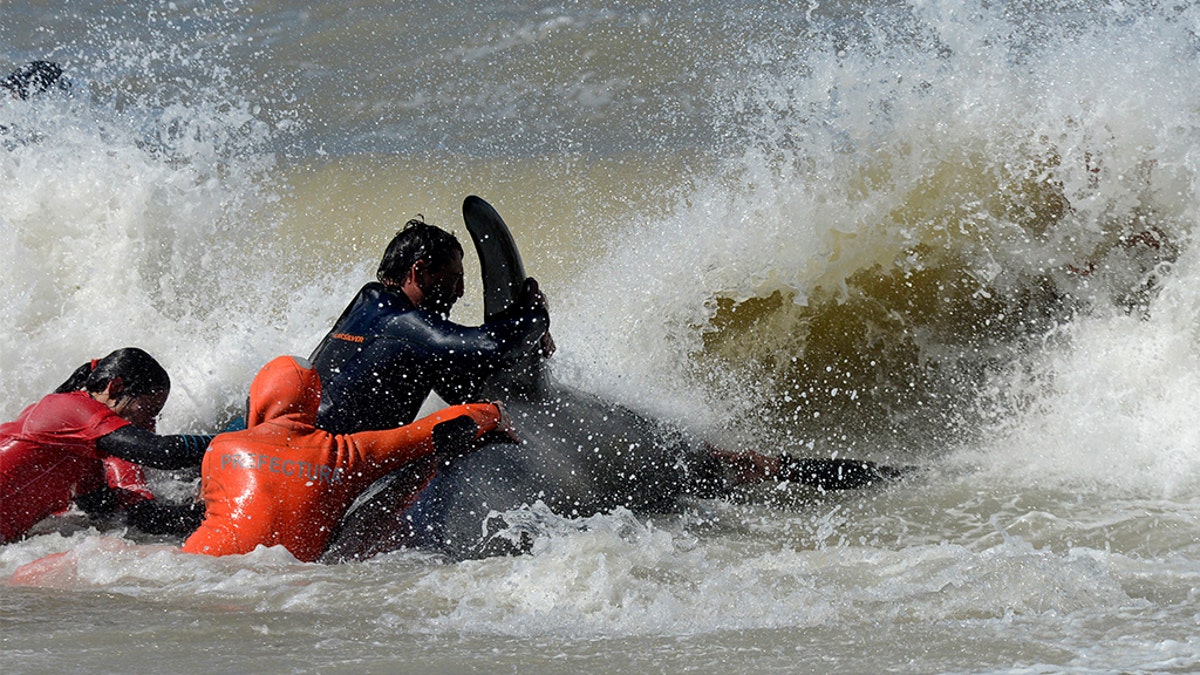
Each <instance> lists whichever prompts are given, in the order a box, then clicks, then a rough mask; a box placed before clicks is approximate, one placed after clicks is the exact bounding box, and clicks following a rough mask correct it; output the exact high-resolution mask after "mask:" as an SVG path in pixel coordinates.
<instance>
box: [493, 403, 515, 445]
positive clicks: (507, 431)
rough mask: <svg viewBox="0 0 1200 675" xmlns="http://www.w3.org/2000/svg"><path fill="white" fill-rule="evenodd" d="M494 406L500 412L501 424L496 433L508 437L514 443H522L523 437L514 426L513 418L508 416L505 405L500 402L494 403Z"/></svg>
mask: <svg viewBox="0 0 1200 675" xmlns="http://www.w3.org/2000/svg"><path fill="white" fill-rule="evenodd" d="M492 405H494V406H496V410H499V411H500V424H499V425H498V426H497V427H496V431H497V432H499V433H502V434H504V435H505V436H508V437H509V438H511V439H512V441H513V442H514V443H520V442H521V437H520V436H518V435H517V428H516V427H514V426H513V421H512V417H510V416H509V415H508V410H507V409H506V408H505V407H504V404H503V403H501V402H500V401H492Z"/></svg>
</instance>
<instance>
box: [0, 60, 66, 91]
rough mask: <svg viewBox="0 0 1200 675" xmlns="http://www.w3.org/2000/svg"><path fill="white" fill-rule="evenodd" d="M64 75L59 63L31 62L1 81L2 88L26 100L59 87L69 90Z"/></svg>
mask: <svg viewBox="0 0 1200 675" xmlns="http://www.w3.org/2000/svg"><path fill="white" fill-rule="evenodd" d="M62 74H63V69H62V68H61V67H60V66H59V65H58V64H57V63H52V62H50V61H30V62H29V63H27V64H25V65H23V66H21V67H20V68H17V69H16V70H14V71H13V72H12V73H9V75H8V77H6V78H4V79H3V80H0V87H4V88H5V89H7V90H9V91H10V92H12V93H14V94H16V95H17V96H19V97H20V98H21V100H25V99H28V98H29V97H30V96H36V95H37V94H40V93H42V92H43V91H46V90H47V89H49V88H50V87H54V86H57V87H58V88H59V89H64V90H65V89H67V81H66V80H65V79H64V78H63V76H62Z"/></svg>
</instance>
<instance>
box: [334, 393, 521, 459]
mask: <svg viewBox="0 0 1200 675" xmlns="http://www.w3.org/2000/svg"><path fill="white" fill-rule="evenodd" d="M463 416H466V417H470V418H471V419H472V420H473V421H474V422H475V425H476V426H477V427H478V430H477V431H476V433H475V438H479V437H480V436H482V435H484V434H486V433H487V432H489V431H495V430H496V428H497V427H499V426H500V410H499V409H498V408H496V406H494V405H492V404H491V403H467V404H464V405H456V406H450V407H449V408H443V409H442V410H439V411H437V412H435V413H433V414H432V415H429V416H427V417H422V418H421V419H419V420H416V421H415V422H413V423H412V424H406V425H404V426H402V427H399V428H396V429H387V430H385V431H360V432H359V433H356V434H349V435H347V436H343V437H341V438H345V439H347V440H349V441H350V444H349V445H350V447H351V448H352V451H353V452H354V454H355V455H356V456H355V457H354V458H353V459H352V462H353V463H354V464H358V463H359V462H366V463H367V464H368V465H377V466H386V467H387V470H388V471H391V470H392V469H394V468H396V467H399V466H402V465H404V464H407V463H409V462H411V461H413V460H417V459H420V458H422V457H425V456H426V455H429V454H432V453H433V451H434V447H433V428H434V427H436V426H437V425H439V424H441V423H442V422H447V421H449V420H452V419H455V418H458V417H463Z"/></svg>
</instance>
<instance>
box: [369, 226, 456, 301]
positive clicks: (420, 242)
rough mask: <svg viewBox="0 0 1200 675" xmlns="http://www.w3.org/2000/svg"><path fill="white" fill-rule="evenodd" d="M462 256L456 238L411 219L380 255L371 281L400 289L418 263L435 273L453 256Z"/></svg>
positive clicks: (440, 229)
mask: <svg viewBox="0 0 1200 675" xmlns="http://www.w3.org/2000/svg"><path fill="white" fill-rule="evenodd" d="M454 253H457V254H458V255H460V256H461V255H462V254H463V247H462V244H460V243H458V238H457V237H455V236H454V235H453V234H450V233H449V232H447V231H445V230H443V229H442V228H440V227H436V226H434V225H430V224H429V223H426V222H425V221H424V220H422V219H421V218H413V219H412V220H410V221H408V222H407V223H405V224H404V229H402V230H400V231H399V232H397V233H396V236H395V237H393V238H392V242H391V243H390V244H388V247H387V250H386V251H384V253H383V260H381V261H380V262H379V271H378V272H376V273H375V278H377V279H379V281H380V283H384V284H395V285H400V284H401V283H403V282H404V276H405V275H406V274H408V271H409V270H410V269H412V266H413V265H415V264H416V262H417V261H418V260H424V261H425V262H426V263H427V264H428V265H429V266H430V267H431V268H433V269H438V268H440V267H442V266H443V265H446V264H447V263H449V262H450V259H451V258H452V257H453V254H454Z"/></svg>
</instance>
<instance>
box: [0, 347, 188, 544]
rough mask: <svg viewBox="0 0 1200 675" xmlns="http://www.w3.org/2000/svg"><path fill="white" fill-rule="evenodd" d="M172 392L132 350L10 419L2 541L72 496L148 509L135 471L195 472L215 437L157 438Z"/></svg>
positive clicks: (0, 437)
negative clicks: (190, 469)
mask: <svg viewBox="0 0 1200 675" xmlns="http://www.w3.org/2000/svg"><path fill="white" fill-rule="evenodd" d="M170 391H171V380H170V378H169V377H168V376H167V372H166V371H165V370H163V368H162V366H161V365H159V364H158V362H157V361H155V360H154V358H153V357H151V356H150V355H149V354H147V353H146V352H145V351H143V350H141V349H138V348H136V347H128V348H125V349H118V350H116V351H114V352H113V353H111V354H109V355H108V356H105V357H104V358H103V359H99V360H97V361H92V362H90V363H86V364H84V365H82V366H80V367H79V368H78V369H76V370H75V372H74V373H72V375H71V377H70V378H69V379H68V380H67V381H66V382H64V383H63V384H62V385H60V386H59V387H58V389H57V390H55V392H54V393H52V394H50V395H48V396H46V397H44V398H42V399H41V400H40V401H38V402H37V403H34V404H33V405H31V406H29V407H27V408H26V409H25V410H24V411H23V412H21V414H20V416H19V417H18V418H17V419H16V421H13V422H8V423H5V424H0V542H2V543H7V542H10V541H13V540H15V539H18V538H20V537H22V536H23V535H25V533H26V532H28V531H29V529H30V528H31V527H33V526H34V525H35V524H36V523H37V522H38V521H40V520H42V519H43V518H45V517H46V516H49V515H51V514H54V513H57V512H60V511H63V510H64V509H66V508H67V507H68V506H70V504H71V501H72V500H73V499H78V500H79V501H81V502H87V501H91V502H93V503H94V504H101V503H104V504H108V505H110V507H111V506H112V504H113V503H114V502H115V505H116V506H125V507H133V506H134V505H135V504H146V505H150V506H153V505H154V500H153V499H152V497H153V495H152V494H151V493H150V492H149V491H148V490H147V489H146V488H145V481H144V477H143V476H142V473H141V468H140V467H139V466H137V465H138V464H144V465H146V466H151V467H155V468H160V469H180V468H185V467H189V466H196V465H197V464H199V463H200V460H201V458H202V457H203V455H204V449H205V448H206V447H207V445H208V441H209V440H210V439H211V436H198V435H172V436H159V435H158V434H156V433H155V419H156V418H157V417H158V414H159V413H160V412H161V411H162V408H163V405H164V404H165V403H166V400H167V396H168V394H169V393H170ZM131 462H132V463H133V464H130V463H131ZM106 491H107V492H106ZM98 494H104V495H105V496H104V497H103V498H101V499H97V498H96V496H97V495H98ZM89 498H90V499H89ZM84 510H87V511H89V512H91V511H92V509H89V508H88V507H87V506H84ZM141 511H142V512H143V515H145V516H146V517H147V518H151V519H152V518H153V517H154V516H153V515H151V514H150V511H149V510H147V509H141Z"/></svg>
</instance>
